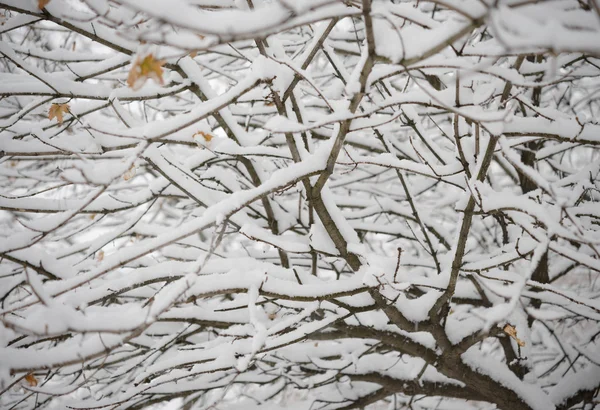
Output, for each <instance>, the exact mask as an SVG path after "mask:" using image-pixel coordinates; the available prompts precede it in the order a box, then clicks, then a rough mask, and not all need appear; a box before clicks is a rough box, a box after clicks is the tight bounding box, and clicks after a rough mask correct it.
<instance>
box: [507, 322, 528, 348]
mask: <svg viewBox="0 0 600 410" xmlns="http://www.w3.org/2000/svg"><path fill="white" fill-rule="evenodd" d="M502 330H504V333H506V334H507V335H509V336H510V337H512V338H513V339H515V341H516V342H517V344H518V345H519V346H521V347H523V346H525V342H524V341H522V340H521V339H519V338H518V337H517V329H516V328H515V327H514V326H512V325H510V324H508V323H507V324H506V325H505V326H504V329H502Z"/></svg>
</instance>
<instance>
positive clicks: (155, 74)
mask: <svg viewBox="0 0 600 410" xmlns="http://www.w3.org/2000/svg"><path fill="white" fill-rule="evenodd" d="M164 64H165V61H164V60H156V59H155V58H154V56H153V55H152V54H148V55H147V56H146V57H144V58H143V59H142V58H140V57H138V58H137V59H136V60H135V62H134V63H133V65H132V66H131V70H129V76H128V77H127V85H128V86H129V87H130V88H132V89H133V90H139V89H140V88H142V86H143V85H144V84H145V83H146V81H147V80H148V79H149V78H151V79H153V80H154V81H156V82H157V83H158V84H160V85H163V84H164V80H163V68H162V66H163V65H164Z"/></svg>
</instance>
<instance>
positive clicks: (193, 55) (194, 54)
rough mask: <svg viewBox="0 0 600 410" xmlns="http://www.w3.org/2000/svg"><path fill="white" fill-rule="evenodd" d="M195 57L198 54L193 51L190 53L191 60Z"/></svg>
mask: <svg viewBox="0 0 600 410" xmlns="http://www.w3.org/2000/svg"><path fill="white" fill-rule="evenodd" d="M197 55H198V52H197V51H196V50H194V51H192V52H191V53H190V57H192V58H194V57H196V56H197Z"/></svg>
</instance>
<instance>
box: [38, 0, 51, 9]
mask: <svg viewBox="0 0 600 410" xmlns="http://www.w3.org/2000/svg"><path fill="white" fill-rule="evenodd" d="M48 3H50V0H38V9H40V10H41V9H43V8H44V7H46V5H47V4H48Z"/></svg>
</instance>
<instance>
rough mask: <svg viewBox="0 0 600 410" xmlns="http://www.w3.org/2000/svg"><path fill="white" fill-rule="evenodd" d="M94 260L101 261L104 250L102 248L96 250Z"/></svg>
mask: <svg viewBox="0 0 600 410" xmlns="http://www.w3.org/2000/svg"><path fill="white" fill-rule="evenodd" d="M96 260H98V262H102V261H103V260H104V251H103V250H99V251H98V255H97V256H96Z"/></svg>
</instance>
